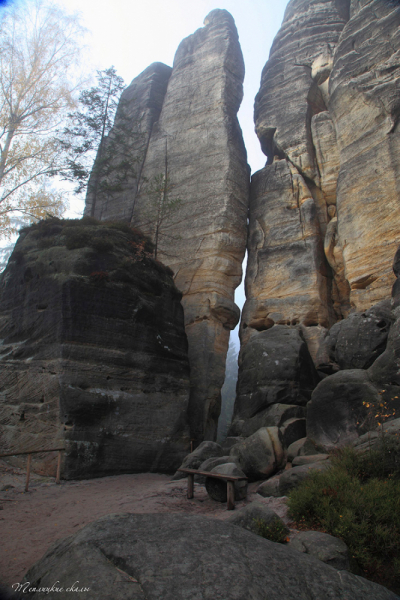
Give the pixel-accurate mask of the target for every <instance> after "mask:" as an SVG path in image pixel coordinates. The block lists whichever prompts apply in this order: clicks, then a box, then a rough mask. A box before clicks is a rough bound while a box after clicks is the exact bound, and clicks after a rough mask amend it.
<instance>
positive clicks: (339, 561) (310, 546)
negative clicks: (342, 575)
mask: <svg viewBox="0 0 400 600" xmlns="http://www.w3.org/2000/svg"><path fill="white" fill-rule="evenodd" d="M289 548H293V549H294V550H297V551H298V552H304V553H305V554H310V555H311V556H315V558H318V560H322V562H324V563H326V564H327V565H330V566H331V567H334V568H335V569H338V570H339V571H343V570H346V571H349V570H350V554H349V549H348V547H347V546H346V544H345V543H344V542H343V541H342V540H339V539H338V538H336V537H334V536H333V535H329V534H328V533H322V532H321V531H300V533H299V534H298V535H296V537H295V538H293V539H292V540H291V541H290V543H289Z"/></svg>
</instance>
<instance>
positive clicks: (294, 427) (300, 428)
mask: <svg viewBox="0 0 400 600" xmlns="http://www.w3.org/2000/svg"><path fill="white" fill-rule="evenodd" d="M280 429H281V432H282V440H283V445H284V447H285V448H289V446H291V444H293V442H296V441H297V440H300V439H302V438H304V437H306V420H305V419H289V420H288V421H285V423H284V424H283V426H282V427H281V428H280Z"/></svg>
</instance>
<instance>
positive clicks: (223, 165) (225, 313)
mask: <svg viewBox="0 0 400 600" xmlns="http://www.w3.org/2000/svg"><path fill="white" fill-rule="evenodd" d="M139 77H140V76H139ZM243 78H244V63H243V57H242V53H241V49H240V45H239V40H238V35H237V31H236V27H235V24H234V20H233V18H232V17H231V15H230V14H229V13H228V12H227V11H225V10H219V9H217V10H213V11H212V12H211V13H210V14H209V15H208V16H207V18H206V19H205V21H204V27H202V28H201V29H198V30H197V31H196V32H195V33H194V34H193V35H191V36H189V37H188V38H186V39H185V40H183V41H182V43H181V44H180V46H179V48H178V50H177V53H176V56H175V60H174V65H173V69H172V73H171V75H170V77H169V81H168V87H167V90H166V93H165V97H164V99H163V102H162V108H161V112H160V115H159V119H158V121H157V122H156V123H154V124H153V125H152V127H151V132H150V136H149V141H148V143H147V146H146V148H145V156H144V161H143V167H142V168H141V171H140V175H139V182H137V178H136V179H135V177H132V181H133V184H132V188H131V193H130V194H125V200H123V199H122V200H121V197H120V196H118V198H116V199H114V200H113V201H112V202H113V203H114V205H115V206H117V203H118V208H117V210H113V209H112V208H110V206H111V204H110V205H109V207H107V210H106V211H104V210H103V212H101V211H99V210H98V211H97V212H95V213H94V214H95V216H98V217H100V218H102V219H104V218H111V215H112V218H120V219H128V218H129V217H128V215H129V214H131V215H132V218H131V220H130V222H131V224H132V225H134V226H135V227H139V228H140V229H142V230H143V232H144V233H146V234H148V235H150V237H152V239H153V241H155V243H156V253H157V258H158V259H159V260H161V261H162V262H163V263H165V264H167V265H168V266H170V267H171V268H172V270H173V271H174V273H175V284H176V286H177V287H178V289H179V290H181V292H182V293H183V299H182V304H183V307H184V313H185V325H186V333H187V337H188V342H189V360H190V368H191V394H190V402H189V423H190V428H191V434H192V437H193V438H195V439H196V441H201V440H202V439H204V438H205V439H213V438H214V437H215V435H216V427H217V421H218V415H219V412H220V389H221V387H222V384H223V381H224V376H225V359H226V353H227V349H228V342H229V333H230V330H231V329H233V328H234V327H235V326H236V324H237V322H238V320H239V313H240V311H239V309H238V308H237V306H236V305H235V303H234V290H235V288H236V287H237V286H238V285H239V283H240V280H241V276H242V267H241V265H242V261H243V257H244V253H245V248H246V236H247V211H248V196H249V169H248V165H247V157H246V150H245V147H244V143H243V139H242V133H241V130H240V127H239V123H238V120H237V111H238V109H239V106H240V103H241V100H242V96H243V89H242V84H243ZM137 79H138V78H137ZM134 180H135V181H134Z"/></svg>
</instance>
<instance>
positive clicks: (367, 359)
mask: <svg viewBox="0 0 400 600" xmlns="http://www.w3.org/2000/svg"><path fill="white" fill-rule="evenodd" d="M392 322H393V316H392V314H391V305H390V299H388V300H383V301H382V302H380V303H379V304H376V305H375V306H373V307H372V308H370V309H369V310H367V311H365V312H363V313H358V312H356V313H352V314H350V315H349V316H348V317H347V319H344V320H343V321H339V323H336V324H335V325H334V326H333V327H331V329H330V330H329V332H328V334H327V336H326V338H325V340H324V342H323V344H322V345H321V350H320V352H321V354H322V355H323V354H324V353H326V354H327V355H328V360H329V363H330V364H329V363H328V364H321V363H320V364H319V365H318V368H319V369H321V368H324V370H325V371H326V372H328V369H329V366H330V365H333V366H334V365H338V366H339V368H340V369H368V367H370V366H371V365H372V363H373V362H374V361H375V360H376V358H377V357H378V356H379V355H380V354H382V352H383V351H384V350H385V348H386V342H387V337H388V334H389V330H390V326H391V324H392Z"/></svg>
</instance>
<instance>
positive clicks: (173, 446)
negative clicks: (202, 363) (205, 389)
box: [0, 217, 190, 479]
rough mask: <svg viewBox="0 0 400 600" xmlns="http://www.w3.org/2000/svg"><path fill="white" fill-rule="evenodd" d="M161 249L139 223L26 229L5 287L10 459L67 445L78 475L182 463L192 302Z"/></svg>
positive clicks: (2, 376)
mask: <svg viewBox="0 0 400 600" xmlns="http://www.w3.org/2000/svg"><path fill="white" fill-rule="evenodd" d="M150 251H151V244H150V243H149V241H148V240H146V239H145V238H144V237H143V235H142V234H140V232H138V231H134V230H132V229H130V228H129V226H128V225H125V224H122V223H120V224H118V223H103V224H102V223H100V222H98V221H95V220H94V219H91V218H87V217H86V218H84V219H82V220H66V221H63V220H59V219H47V220H45V221H41V222H39V223H37V224H35V225H33V226H31V227H29V228H25V229H24V230H23V231H22V233H21V235H20V237H19V240H18V241H17V244H16V246H15V249H14V252H13V254H12V255H11V258H10V261H9V263H8V265H7V268H6V270H5V271H4V272H3V274H2V276H1V280H0V330H1V335H0V338H1V344H0V346H1V351H0V357H1V360H0V363H1V373H0V382H1V384H0V385H1V390H2V393H1V398H0V433H1V443H0V452H4V453H5V452H6V451H7V450H10V449H12V450H14V451H19V452H23V451H26V450H35V449H42V448H54V447H56V448H57V447H59V446H64V445H65V447H66V452H65V453H63V457H64V458H63V465H62V476H63V477H64V478H67V479H70V478H73V479H77V478H88V477H96V476H97V477H100V476H104V475H114V474H117V473H134V472H143V471H158V472H160V471H161V472H173V471H174V470H175V469H176V468H177V467H178V466H179V464H180V463H181V462H182V459H183V457H184V456H185V454H186V453H187V451H188V447H189V439H190V438H189V429H188V425H187V409H188V401H189V361H188V347H187V339H186V334H185V329H184V320H183V311H182V306H181V304H180V300H181V294H180V292H179V291H178V290H177V288H176V287H175V285H174V282H173V279H172V273H171V271H170V270H169V269H168V268H167V267H164V266H163V265H162V264H161V263H158V262H156V261H154V260H153V259H152V258H151V255H150ZM22 460H25V459H24V458H23V459H22ZM14 461H15V463H17V464H21V465H22V464H24V463H23V462H22V463H19V462H18V461H19V459H18V458H15V459H14ZM56 461H57V456H56V455H54V454H51V453H49V454H45V455H41V454H34V455H33V460H32V467H33V469H35V470H37V471H38V472H41V473H44V474H51V475H54V474H55V470H56Z"/></svg>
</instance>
